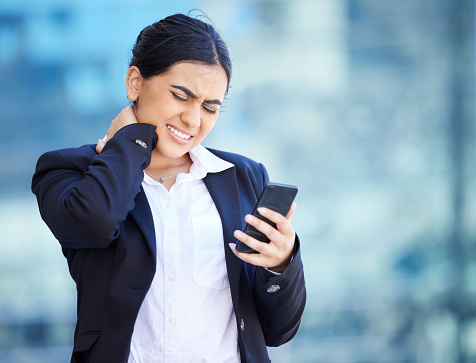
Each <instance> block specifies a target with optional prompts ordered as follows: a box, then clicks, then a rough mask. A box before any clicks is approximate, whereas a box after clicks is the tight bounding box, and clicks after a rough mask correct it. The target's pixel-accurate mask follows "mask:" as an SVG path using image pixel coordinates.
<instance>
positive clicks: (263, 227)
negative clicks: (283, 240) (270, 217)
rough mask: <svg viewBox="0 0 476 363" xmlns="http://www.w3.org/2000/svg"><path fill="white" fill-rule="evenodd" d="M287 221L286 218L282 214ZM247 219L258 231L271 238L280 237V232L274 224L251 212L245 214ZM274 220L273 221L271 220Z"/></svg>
mask: <svg viewBox="0 0 476 363" xmlns="http://www.w3.org/2000/svg"><path fill="white" fill-rule="evenodd" d="M281 217H282V218H283V219H284V220H285V221H286V219H285V218H284V217H283V216H281ZM245 221H246V222H247V223H248V224H249V225H251V226H253V227H254V228H256V229H257V230H258V231H260V232H261V233H263V234H264V235H266V237H268V238H269V239H270V240H275V239H277V238H279V232H278V231H277V229H276V228H275V227H274V226H271V225H270V224H269V223H268V222H265V221H263V220H261V219H260V218H257V217H254V216H252V215H251V214H247V215H246V216H245ZM271 222H273V221H271Z"/></svg>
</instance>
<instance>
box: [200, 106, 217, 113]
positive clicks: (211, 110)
mask: <svg viewBox="0 0 476 363" xmlns="http://www.w3.org/2000/svg"><path fill="white" fill-rule="evenodd" d="M202 107H203V108H204V110H205V111H207V112H208V113H211V114H214V113H217V110H216V109H214V108H210V107H207V106H206V105H202Z"/></svg>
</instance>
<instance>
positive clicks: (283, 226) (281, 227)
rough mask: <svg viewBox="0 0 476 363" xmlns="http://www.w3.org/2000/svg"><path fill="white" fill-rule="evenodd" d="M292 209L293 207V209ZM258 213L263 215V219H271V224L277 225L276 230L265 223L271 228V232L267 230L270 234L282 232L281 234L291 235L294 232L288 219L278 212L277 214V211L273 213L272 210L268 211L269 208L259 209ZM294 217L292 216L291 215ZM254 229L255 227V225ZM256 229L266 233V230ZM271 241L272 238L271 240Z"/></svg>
mask: <svg viewBox="0 0 476 363" xmlns="http://www.w3.org/2000/svg"><path fill="white" fill-rule="evenodd" d="M291 208H292V207H291ZM258 212H259V214H261V215H262V216H263V217H265V218H267V219H269V220H270V221H271V222H273V223H275V224H276V229H275V228H273V227H271V226H270V225H269V224H268V223H265V222H264V223H265V224H266V225H268V226H270V228H271V230H269V229H266V230H267V231H268V233H272V234H273V233H274V232H273V231H276V230H278V231H280V232H283V233H287V232H289V233H291V231H292V229H293V228H292V226H291V223H290V222H289V220H288V219H286V217H284V216H283V215H282V214H280V213H278V212H275V211H272V210H271V209H268V208H262V207H261V208H258ZM291 215H292V214H291ZM253 227H255V226H254V225H253ZM255 228H256V229H258V230H260V231H261V232H263V233H266V232H265V231H264V230H261V229H259V228H258V227H255ZM263 228H267V227H266V226H264V227H263ZM266 235H267V236H268V238H270V236H269V235H268V234H266ZM270 239H271V238H270Z"/></svg>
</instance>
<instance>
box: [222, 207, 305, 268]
mask: <svg viewBox="0 0 476 363" xmlns="http://www.w3.org/2000/svg"><path fill="white" fill-rule="evenodd" d="M296 207H297V206H296V203H293V204H292V206H291V208H290V209H289V212H288V214H287V216H286V217H284V216H282V215H281V214H279V213H277V212H274V211H272V210H270V209H267V208H258V212H259V213H260V214H261V215H262V216H263V217H266V218H268V219H269V220H270V221H271V222H274V223H275V224H276V228H273V227H272V226H271V225H269V224H268V223H266V222H264V221H262V220H260V219H258V218H256V217H253V216H252V215H250V214H248V215H246V217H245V221H246V222H247V223H248V224H250V225H252V226H253V227H255V228H256V229H257V230H258V231H260V232H263V233H264V234H265V235H266V236H267V237H268V238H269V239H270V242H269V243H264V242H261V241H258V240H256V239H255V238H253V237H250V236H248V235H247V234H245V233H243V232H241V231H238V230H237V231H235V232H234V236H235V237H236V239H238V240H240V241H241V242H243V243H244V244H246V245H247V246H248V247H250V248H252V249H254V250H255V251H256V252H258V253H257V254H256V253H243V252H237V251H236V245H235V244H234V243H230V248H231V249H232V251H233V253H234V254H235V255H236V256H238V257H239V258H241V259H242V260H243V261H245V262H248V263H251V264H253V265H256V266H262V267H266V268H268V269H270V270H271V271H274V272H279V273H281V272H283V271H284V269H285V268H286V267H287V266H288V265H289V263H290V262H291V258H292V256H293V250H294V240H295V238H296V233H295V231H294V228H293V226H292V225H291V217H292V216H293V214H294V212H295V211H296Z"/></svg>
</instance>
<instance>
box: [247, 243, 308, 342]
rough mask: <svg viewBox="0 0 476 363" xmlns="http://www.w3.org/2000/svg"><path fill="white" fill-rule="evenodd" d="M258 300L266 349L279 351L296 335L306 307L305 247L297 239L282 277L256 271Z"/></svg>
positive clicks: (268, 272) (263, 271)
mask: <svg viewBox="0 0 476 363" xmlns="http://www.w3.org/2000/svg"><path fill="white" fill-rule="evenodd" d="M254 297H255V303H256V309H257V311H258V316H259V319H260V322H261V327H262V329H263V332H264V336H265V340H266V345H267V346H270V347H277V346H279V345H282V344H284V343H286V342H288V341H290V340H291V339H292V338H293V337H294V335H296V333H297V331H298V328H299V324H300V322H301V316H302V314H303V312H304V306H305V304H306V287H305V281H304V270H303V265H302V260H301V247H300V241H299V238H298V237H297V236H296V240H295V245H294V257H293V260H292V261H291V263H290V264H289V265H288V266H287V267H286V269H285V270H284V271H283V273H282V274H280V275H275V274H273V273H272V272H270V271H268V270H266V269H264V268H259V267H258V268H256V275H255V283H254Z"/></svg>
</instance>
